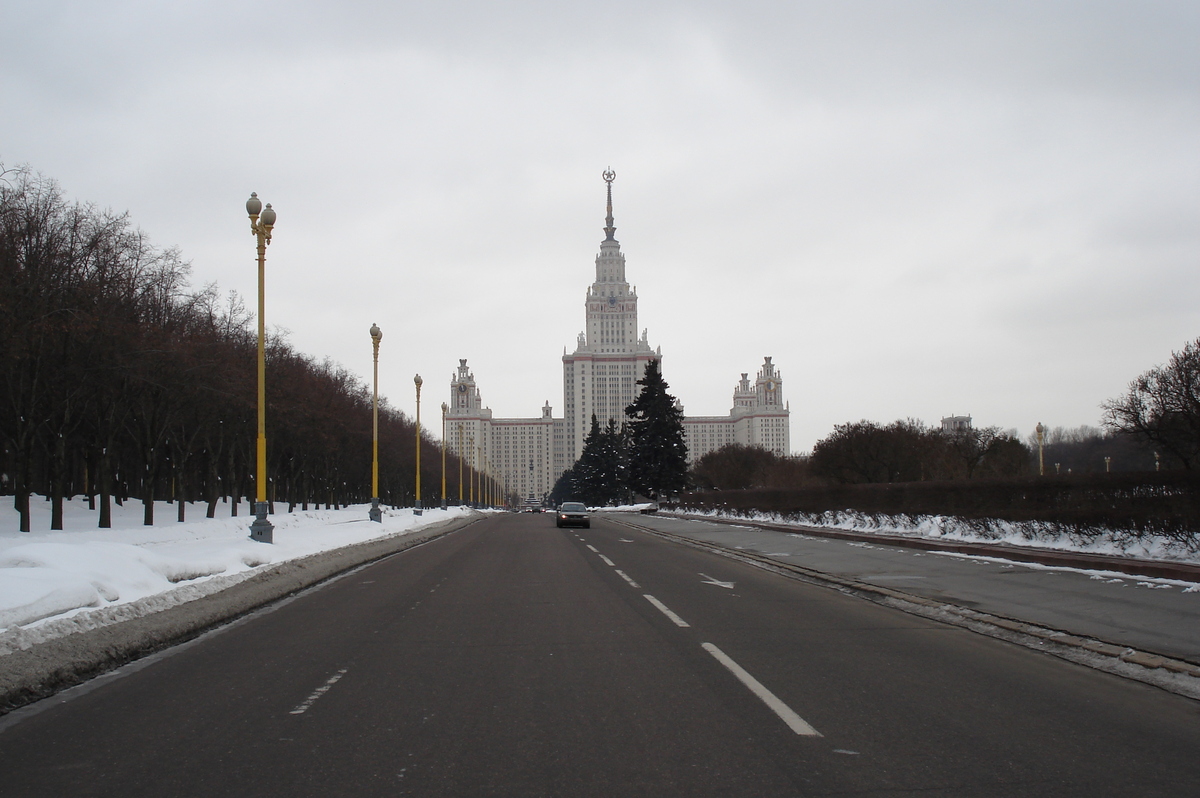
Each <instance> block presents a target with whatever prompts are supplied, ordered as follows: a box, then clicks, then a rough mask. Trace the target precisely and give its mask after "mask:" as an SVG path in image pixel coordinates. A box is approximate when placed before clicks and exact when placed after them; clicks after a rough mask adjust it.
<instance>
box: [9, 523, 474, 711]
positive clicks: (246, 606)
mask: <svg viewBox="0 0 1200 798" xmlns="http://www.w3.org/2000/svg"><path fill="white" fill-rule="evenodd" d="M479 518H480V516H478V515H477V514H476V515H471V516H467V517H466V518H453V519H450V520H448V521H443V522H441V523H439V524H434V525H432V526H429V527H426V528H424V529H420V530H417V531H415V532H408V533H396V534H393V535H390V536H388V537H384V538H379V539H376V540H372V541H367V542H365V543H356V544H354V545H351V546H345V547H343V548H340V549H333V550H332V551H326V552H321V553H319V554H310V555H309V556H307V557H301V558H299V559H295V560H289V561H287V562H282V563H279V564H277V565H274V566H271V567H270V568H267V569H266V570H264V571H262V572H261V573H258V574H255V575H254V576H253V577H251V578H249V579H247V580H245V581H243V582H238V583H237V584H234V585H231V586H230V587H228V588H226V589H224V590H221V591H218V592H216V593H212V594H210V595H207V596H204V597H203V598H199V599H196V600H195V601H189V602H187V603H185V604H180V605H178V606H175V607H170V608H168V609H165V610H162V611H161V612H152V613H150V614H148V615H143V616H141V617H137V618H131V619H129V620H127V621H121V622H119V623H114V624H111V625H108V626H102V627H99V628H96V629H89V630H87V631H83V632H77V633H75V634H71V635H67V636H65V637H60V638H55V639H53V640H47V641H46V642H44V643H39V644H37V645H35V646H32V647H30V648H27V649H24V650H21V651H14V652H12V653H11V654H7V655H5V656H3V657H0V666H2V667H0V716H2V715H4V714H5V713H8V712H11V711H12V710H14V709H18V708H20V707H23V706H25V705H27V704H31V703H33V702H34V701H38V700H40V699H43V698H46V697H48V696H51V695H54V694H55V693H58V692H60V691H62V690H65V689H67V688H68V687H73V686H75V685H77V684H80V683H82V682H85V681H87V680H89V679H92V678H94V677H96V676H99V675H101V674H103V673H106V672H108V671H111V670H114V669H116V668H119V667H121V666H122V665H125V664H127V663H129V662H132V661H133V660H136V659H140V658H142V657H145V656H147V655H149V654H153V653H154V652H156V651H161V650H163V649H166V648H169V647H171V646H175V645H178V644H180V643H183V642H186V641H188V640H191V639H193V638H195V637H199V636H200V635H201V634H203V633H205V632H207V631H209V630H211V629H214V628H216V627H218V626H222V625H224V624H227V623H229V622H231V621H234V620H236V619H238V618H240V617H243V616H245V615H247V614H249V613H251V612H253V611H254V610H257V609H259V608H261V607H264V606H266V605H268V604H271V603H274V602H276V601H279V600H280V599H284V598H287V597H289V596H292V595H295V594H297V593H299V592H301V591H302V590H306V589H308V588H310V587H313V586H315V585H318V584H320V583H322V582H325V581H328V580H330V579H332V578H334V577H337V576H338V575H340V574H342V573H345V572H346V571H349V570H351V569H353V568H357V567H359V566H362V565H367V564H369V563H372V562H375V561H376V560H381V559H383V558H384V557H390V556H391V555H393V554H398V553H400V552H402V551H405V550H407V549H411V548H414V547H416V546H420V545H422V544H424V543H428V542H430V541H431V540H435V539H437V538H440V537H443V536H444V535H448V534H450V533H451V532H455V531H457V530H459V529H462V528H464V527H467V526H470V525H471V524H473V523H475V522H476V521H478V520H479Z"/></svg>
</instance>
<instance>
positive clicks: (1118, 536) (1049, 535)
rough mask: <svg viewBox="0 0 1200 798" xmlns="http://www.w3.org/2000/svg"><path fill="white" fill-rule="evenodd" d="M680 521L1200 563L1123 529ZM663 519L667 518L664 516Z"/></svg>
mask: <svg viewBox="0 0 1200 798" xmlns="http://www.w3.org/2000/svg"><path fill="white" fill-rule="evenodd" d="M673 512H675V514H679V515H702V516H709V517H712V518H729V519H740V520H744V521H759V522H761V523H769V524H781V525H793V526H796V527H798V528H799V527H806V526H807V527H817V528H822V529H841V530H845V531H847V532H860V533H868V534H869V533H877V534H881V535H903V536H906V537H919V538H929V539H931V540H940V541H947V540H953V541H963V542H967V543H992V544H996V543H999V544H1007V545H1010V546H1025V547H1029V548H1041V549H1052V550H1055V551H1070V552H1081V553H1086V554H1107V555H1112V556H1115V557H1136V558H1139V559H1147V560H1170V561H1172V562H1186V563H1200V551H1197V550H1196V547H1195V545H1194V542H1188V541H1179V540H1172V539H1170V538H1166V537H1162V536H1157V535H1139V534H1136V533H1134V532H1125V531H1122V530H1119V529H1116V530H1109V531H1108V532H1106V533H1103V534H1097V535H1094V536H1091V537H1088V538H1086V539H1085V538H1083V537H1082V536H1073V535H1070V534H1067V533H1063V532H1060V531H1058V530H1056V529H1055V528H1054V527H1052V526H1051V525H1049V524H1037V523H1036V522H1024V523H1020V524H1018V523H1014V522H1011V521H1004V520H1000V519H990V520H987V521H979V520H969V521H967V520H964V519H961V518H956V517H953V516H941V515H936V516H935V515H920V516H905V515H882V514H872V513H863V512H857V511H854V510H840V511H837V512H826V513H801V514H796V515H781V514H779V513H764V512H750V513H728V512H721V511H712V510H709V511H701V510H694V509H688V510H679V511H673ZM664 514H666V513H665V512H664Z"/></svg>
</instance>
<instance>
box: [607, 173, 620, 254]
mask: <svg viewBox="0 0 1200 798" xmlns="http://www.w3.org/2000/svg"><path fill="white" fill-rule="evenodd" d="M616 179H617V173H616V172H614V171H613V170H612V167H609V168H608V169H606V170H604V182H605V183H607V184H608V216H606V217H604V221H605V222H607V225H606V226H605V228H604V240H605V241H615V240H616V239H615V238H613V233H615V232H617V228H616V227H614V226H613V215H612V184H613V181H614V180H616Z"/></svg>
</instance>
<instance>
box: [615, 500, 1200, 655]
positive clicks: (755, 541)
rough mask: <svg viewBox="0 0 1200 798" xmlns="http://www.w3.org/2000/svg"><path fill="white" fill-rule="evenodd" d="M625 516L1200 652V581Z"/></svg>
mask: <svg viewBox="0 0 1200 798" xmlns="http://www.w3.org/2000/svg"><path fill="white" fill-rule="evenodd" d="M621 517H622V518H625V519H628V520H629V521H631V522H633V523H637V524H640V525H644V526H647V527H650V528H652V529H658V530H662V531H664V532H670V533H672V534H676V535H682V536H684V537H688V538H692V539H695V540H698V541H704V542H708V543H716V544H719V545H721V546H725V547H727V548H731V549H741V550H744V551H748V552H754V553H756V554H762V555H767V556H769V557H771V558H772V559H776V560H779V561H781V562H788V563H793V564H795V565H801V566H804V567H806V568H812V569H814V570H817V571H821V572H823V573H828V574H835V575H837V576H842V577H847V578H850V579H854V580H856V581H859V582H866V583H868V584H874V585H879V586H882V587H889V588H893V589H895V590H901V591H904V592H905V593H911V594H913V595H918V596H923V597H925V598H931V599H936V600H939V601H946V602H949V603H951V604H955V605H957V606H961V607H970V608H971V609H975V610H979V611H981V612H987V613H991V614H993V615H1000V616H1003V617H1007V618H1014V619H1017V620H1021V621H1029V622H1031V623H1036V624H1041V625H1044V626H1048V627H1050V628H1052V629H1061V630H1063V631H1067V632H1071V633H1072V634H1078V635H1087V636H1092V637H1096V638H1099V639H1100V640H1104V641H1107V642H1111V643H1116V644H1118V645H1125V646H1131V647H1133V648H1137V649H1139V650H1142V651H1152V652H1154V653H1157V654H1163V655H1165V656H1168V657H1178V658H1180V659H1184V660H1187V661H1189V662H1200V588H1198V587H1197V586H1196V585H1186V584H1185V585H1179V584H1170V583H1169V582H1168V580H1160V579H1147V578H1144V577H1137V576H1128V575H1125V574H1120V575H1112V576H1099V575H1096V574H1089V573H1087V572H1083V571H1078V570H1072V569H1069V568H1060V567H1053V566H1042V565H1030V564H1024V563H1014V562H1007V561H1003V560H997V559H990V558H986V557H965V556H962V555H958V554H944V553H943V554H939V553H937V552H929V551H917V550H914V549H905V548H899V547H895V546H881V545H875V544H870V543H861V542H857V541H848V540H836V539H831V538H824V537H815V536H810V535H805V534H802V533H800V532H797V533H790V534H789V533H786V532H776V531H774V530H764V529H759V528H755V527H749V526H738V525H730V524H722V523H713V522H707V521H695V520H685V519H681V518H672V517H671V516H629V515H624V516H621Z"/></svg>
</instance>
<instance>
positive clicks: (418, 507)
mask: <svg viewBox="0 0 1200 798" xmlns="http://www.w3.org/2000/svg"><path fill="white" fill-rule="evenodd" d="M423 514H424V513H423V512H422V510H421V500H420V499H417V503H416V504H414V505H413V515H423Z"/></svg>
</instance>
